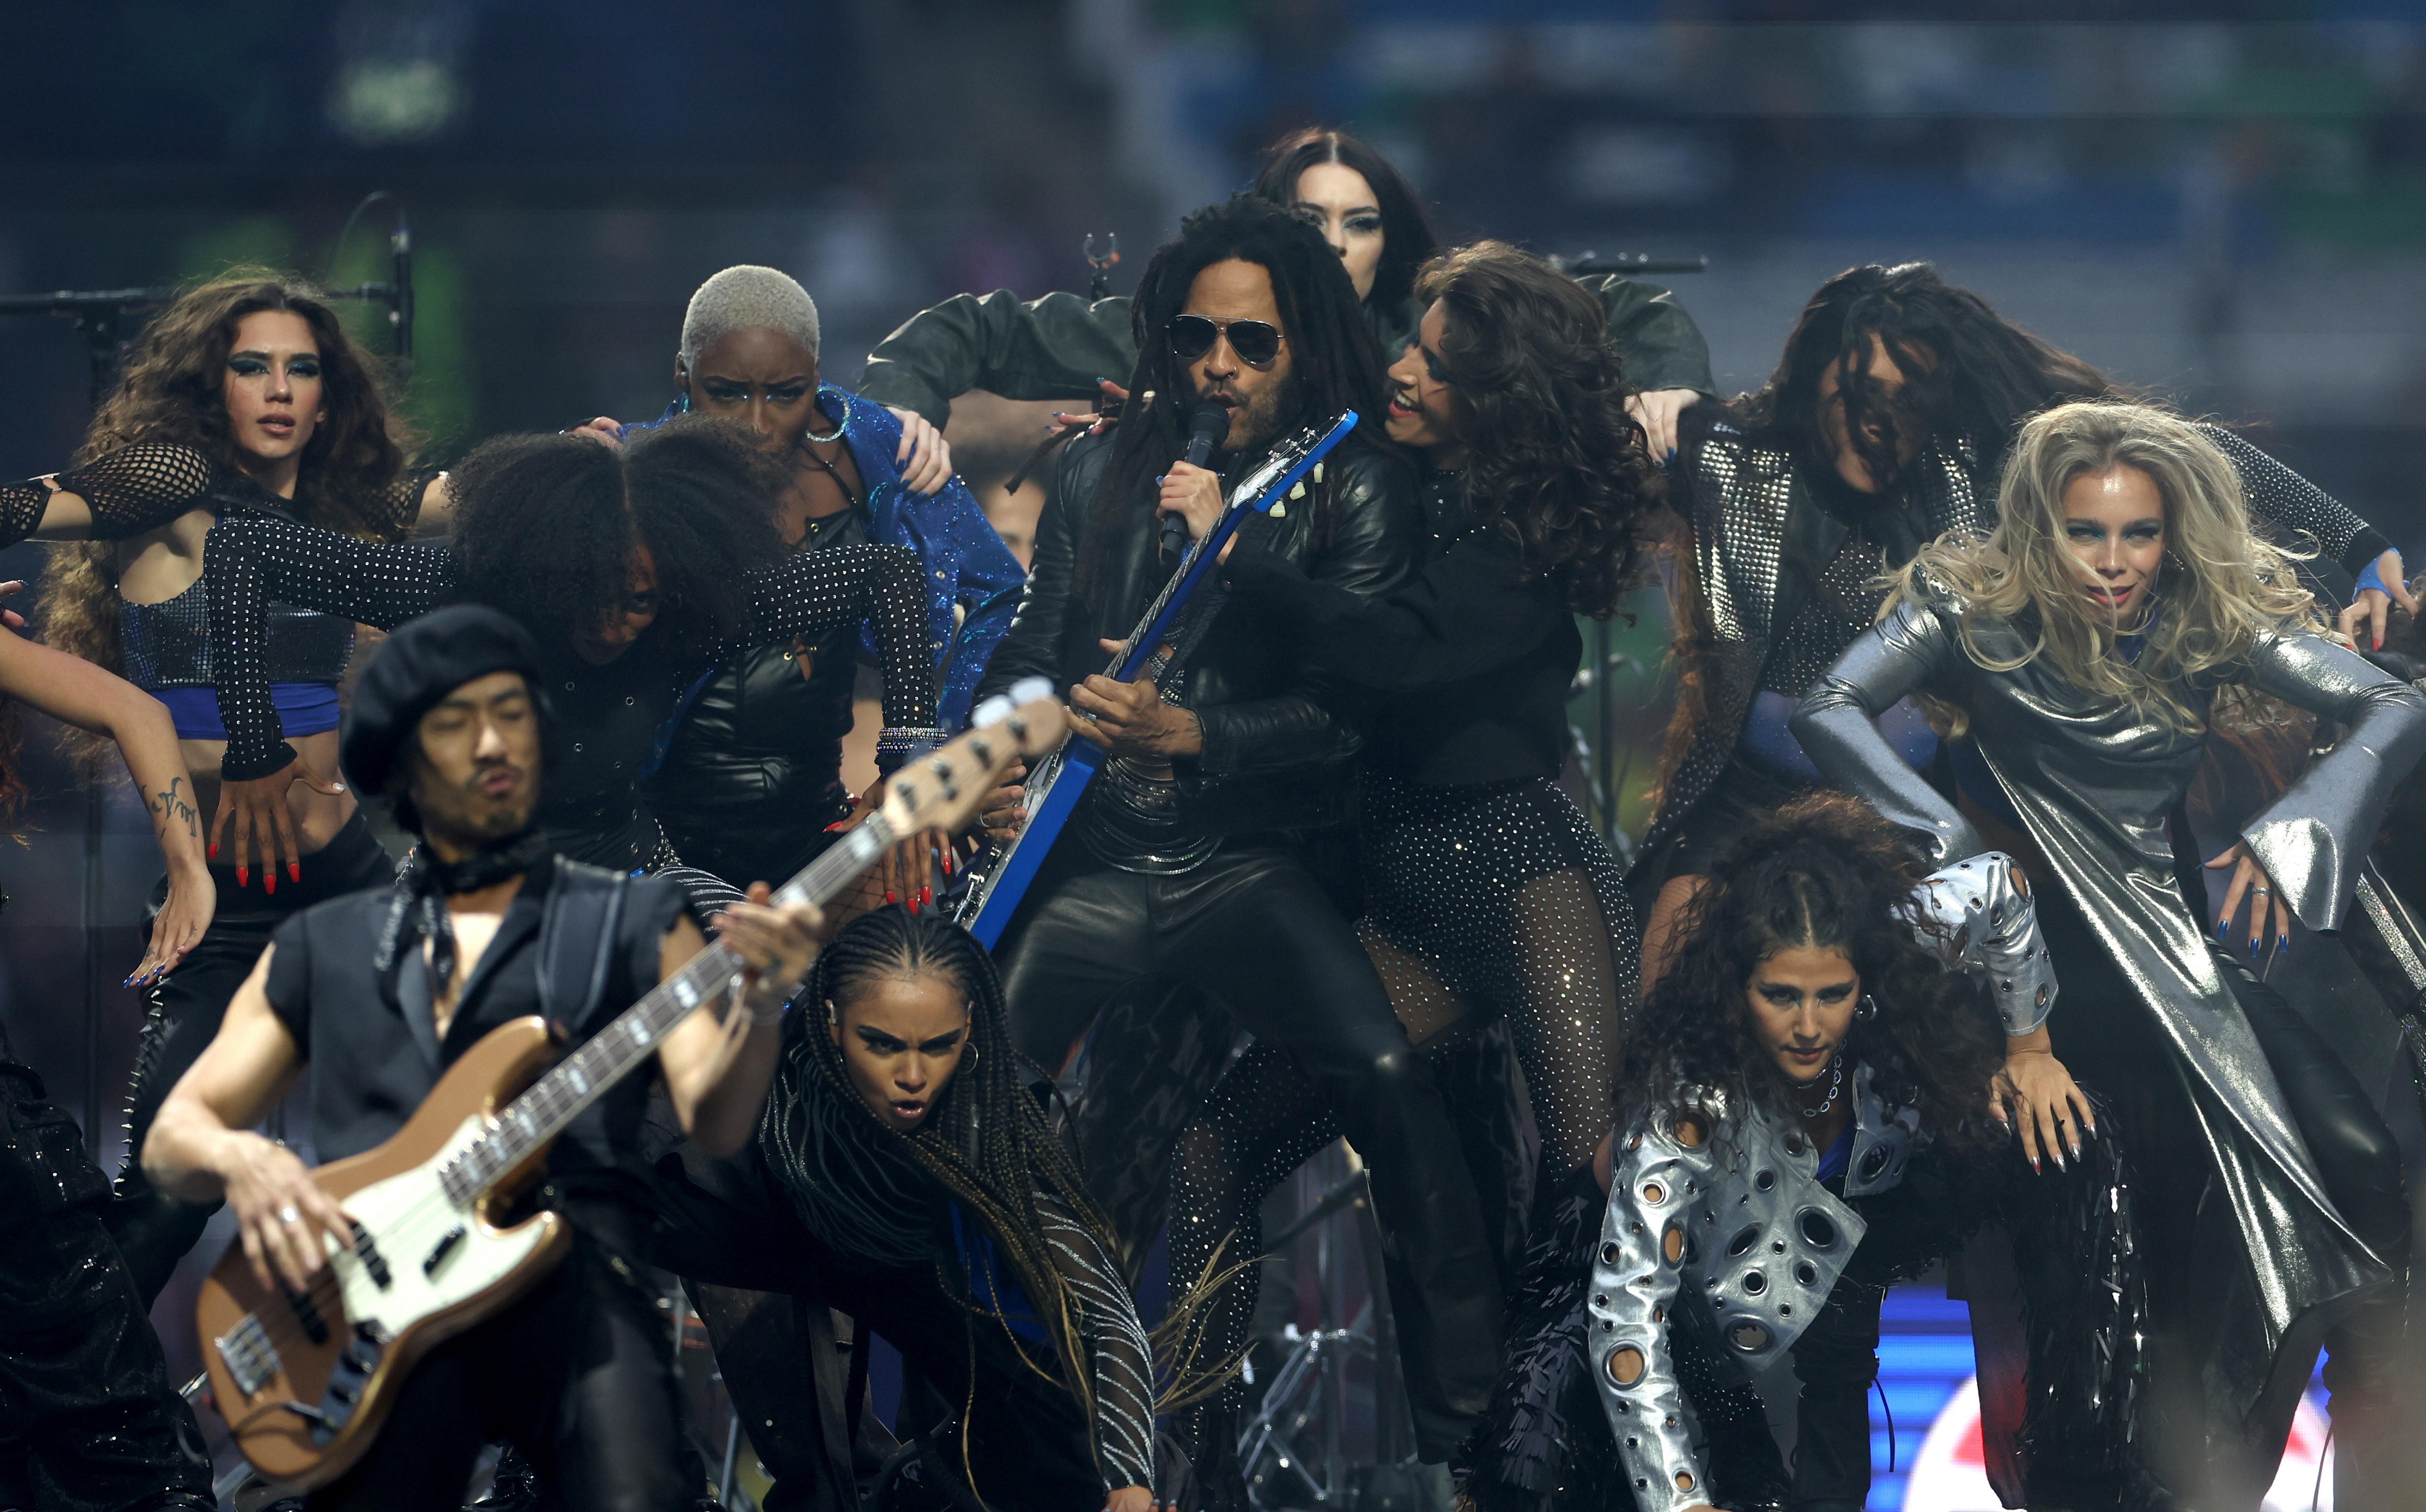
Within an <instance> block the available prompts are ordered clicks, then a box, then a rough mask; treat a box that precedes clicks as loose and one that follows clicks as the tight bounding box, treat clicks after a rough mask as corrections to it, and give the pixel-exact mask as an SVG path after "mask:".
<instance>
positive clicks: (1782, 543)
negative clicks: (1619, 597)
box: [1642, 424, 2389, 857]
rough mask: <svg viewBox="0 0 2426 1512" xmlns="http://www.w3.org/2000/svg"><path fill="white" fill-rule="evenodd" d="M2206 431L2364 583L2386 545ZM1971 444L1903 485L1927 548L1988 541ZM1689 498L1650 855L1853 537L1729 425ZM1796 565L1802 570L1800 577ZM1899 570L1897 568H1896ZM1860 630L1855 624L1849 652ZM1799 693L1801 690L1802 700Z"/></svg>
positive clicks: (1699, 790) (2285, 534)
mask: <svg viewBox="0 0 2426 1512" xmlns="http://www.w3.org/2000/svg"><path fill="white" fill-rule="evenodd" d="M2199 428H2200V430H2201V431H2202V432H2203V433H2204V434H2205V435H2206V436H2207V438H2208V440H2209V441H2211V442H2214V443H2215V444H2216V446H2217V448H2218V449H2219V450H2221V451H2222V452H2223V453H2224V457H2225V458H2226V459H2227V460H2229V461H2230V462H2231V463H2232V465H2233V469H2234V471H2235V472H2237V473H2239V474H2240V482H2241V489H2242V492H2243V493H2244V495H2245V496H2246V497H2247V499H2248V501H2249V509H2250V513H2251V514H2252V515H2254V516H2255V517H2256V518H2257V519H2259V520H2261V521H2264V522H2265V523H2267V524H2268V525H2270V526H2271V527H2272V529H2273V531H2274V533H2275V535H2276V537H2277V538H2278V539H2282V540H2284V541H2285V542H2287V543H2290V542H2295V541H2297V540H2299V539H2301V538H2302V537H2305V538H2307V539H2310V540H2312V541H2314V542H2315V543H2316V545H2317V546H2318V547H2319V548H2320V549H2321V551H2322V552H2323V554H2324V555H2326V556H2328V557H2331V558H2333V559H2335V560H2337V561H2340V562H2342V563H2344V565H2346V566H2348V567H2350V569H2351V571H2353V572H2355V571H2357V570H2358V567H2359V566H2360V565H2363V563H2361V562H2358V561H2354V560H2353V556H2354V555H2358V554H2362V553H2366V552H2369V551H2373V550H2380V549H2382V547H2383V546H2385V545H2386V544H2389V543H2388V542H2386V541H2384V540H2382V539H2381V538H2380V537H2378V536H2377V535H2376V533H2375V532H2374V531H2373V530H2371V529H2370V528H2369V526H2368V523H2367V522H2366V521H2364V520H2361V519H2360V518H2359V517H2358V516H2357V515H2355V514H2353V513H2352V512H2351V511H2350V510H2349V509H2348V508H2347V507H2344V506H2343V505H2342V504H2341V503H2340V502H2339V501H2338V500H2337V499H2335V498H2334V497H2332V496H2331V495H2330V494H2327V493H2325V492H2324V491H2322V490H2321V489H2319V488H2318V487H2317V486H2316V485H2314V484H2312V483H2310V482H2309V481H2308V480H2307V479H2305V478H2304V477H2302V476H2300V475H2298V474H2297V473H2294V472H2292V471H2291V470H2290V469H2289V468H2288V467H2285V466H2284V465H2283V464H2282V463H2280V462H2278V461H2276V460H2274V458H2272V457H2269V456H2267V455H2266V454H2265V453H2264V452H2262V451H2259V450H2258V449H2257V448H2256V447H2255V446H2252V445H2251V444H2249V442H2245V441H2243V440H2241V439H2240V437H2239V436H2237V435H2234V434H2233V433H2232V432H2231V431H2229V430H2226V429H2224V427H2223V426H2211V425H2203V426H2200V427H2199ZM1980 471H1981V468H1980V463H1979V461H1978V459H1977V458H1975V457H1974V456H1973V455H1972V453H1971V451H1970V449H1969V448H1968V447H1963V446H1952V447H1949V446H1947V445H1945V444H1943V443H1939V444H1933V445H1932V446H1931V447H1930V448H1929V449H1928V450H1926V451H1924V452H1922V453H1921V454H1920V455H1919V456H1918V457H1917V458H1914V459H1913V461H1912V463H1911V464H1910V465H1909V466H1908V467H1907V468H1906V469H1905V472H1904V476H1903V479H1902V481H1901V483H1900V488H1901V489H1902V490H1903V492H1904V495H1905V497H1906V499H1907V500H1908V501H1909V503H1910V505H1911V507H1912V512H1913V513H1914V514H1915V515H1916V516H1917V518H1918V520H1919V521H1924V522H1926V525H1927V528H1926V530H1925V531H1923V532H1922V534H1923V536H1924V538H1931V537H1935V536H1938V535H1942V534H1944V533H1945V532H1947V531H1954V532H1956V533H1958V534H1965V535H1967V534H1972V533H1975V532H1982V531H1985V530H1987V529H1988V528H1989V527H1990V526H1992V525H1994V524H1995V523H1996V520H1997V514H1996V510H1997V505H1996V480H1995V479H1994V478H1993V477H1992V478H1989V479H1987V480H1986V482H1985V487H1984V488H1983V487H1982V486H1981V483H1980V481H1979V480H1978V477H1977V475H1978V474H1979V472H1980ZM1686 480H1687V484H1688V488H1687V496H1686V497H1685V498H1684V499H1681V500H1679V501H1678V504H1679V509H1680V512H1682V513H1683V514H1684V515H1685V517H1686V520H1687V522H1688V523H1689V524H1690V526H1691V528H1692V534H1693V544H1692V551H1693V575H1694V584H1695V587H1696V589H1697V596H1698V598H1699V601H1700V602H1699V603H1698V605H1697V606H1696V607H1697V609H1698V614H1699V618H1700V619H1701V621H1702V629H1703V632H1704V636H1705V638H1703V639H1702V641H1701V643H1700V644H1699V645H1697V646H1695V647H1694V648H1692V650H1693V654H1694V660H1695V661H1696V662H1697V663H1698V664H1699V668H1700V671H1701V674H1702V677H1703V679H1704V687H1703V700H1704V701H1703V708H1702V714H1701V716H1700V719H1699V722H1698V723H1697V725H1696V727H1695V728H1694V730H1693V732H1692V743H1691V745H1690V748H1688V749H1687V751H1686V752H1685V754H1684V756H1683V757H1682V758H1681V759H1680V760H1679V762H1678V763H1677V765H1676V767H1675V769H1674V771H1673V772H1672V773H1671V774H1670V775H1669V777H1668V780H1667V781H1666V783H1665V784H1664V785H1663V787H1662V789H1661V792H1660V796H1659V809H1658V813H1657V814H1655V815H1654V816H1653V819H1652V824H1651V829H1650V832H1649V833H1648V834H1646V835H1644V836H1643V840H1642V854H1643V855H1644V856H1645V857H1657V856H1658V853H1659V850H1660V847H1661V846H1662V845H1664V844H1666V843H1667V842H1668V840H1669V839H1670V837H1671V836H1673V835H1674V833H1675V832H1676V829H1677V828H1678V827H1679V826H1680V825H1682V824H1683V823H1684V822H1685V819H1686V817H1687V816H1688V815H1689V814H1690V813H1691V812H1692V810H1693V808H1694V806H1695V805H1697V804H1699V803H1700V802H1701V801H1702V799H1703V797H1704V796H1706V795H1707V794H1708V792H1709V789H1710V784H1711V783H1712V782H1714V781H1716V780H1718V778H1719V774H1720V773H1722V772H1723V771H1725V770H1726V766H1727V762H1728V760H1729V759H1730V758H1731V757H1732V756H1733V755H1734V753H1735V749H1736V746H1737V743H1738V742H1739V741H1740V740H1741V739H1742V738H1743V731H1744V722H1745V719H1746V716H1747V715H1748V714H1749V712H1750V710H1751V708H1752V704H1753V698H1754V695H1755V694H1756V693H1757V692H1758V691H1759V690H1760V683H1761V670H1762V668H1763V667H1764V666H1765V665H1766V664H1767V663H1768V660H1769V657H1770V653H1771V650H1772V649H1773V648H1774V647H1775V645H1776V642H1777V640H1778V638H1779V637H1780V636H1782V635H1785V634H1786V632H1787V627H1788V626H1789V625H1790V624H1791V623H1792V622H1793V620H1794V618H1795V615H1796V612H1797V610H1798V609H1799V608H1800V607H1801V606H1802V604H1803V602H1804V599H1805V598H1806V597H1807V596H1808V587H1807V579H1808V578H1809V577H1811V576H1815V575H1817V574H1818V572H1819V571H1820V569H1821V568H1823V567H1825V566H1826V565H1827V563H1828V562H1829V561H1830V560H1831V559H1833V558H1834V557H1835V556H1836V553H1837V552H1838V551H1839V550H1840V549H1841V548H1842V547H1843V546H1844V544H1845V542H1846V540H1847V539H1848V538H1849V537H1850V536H1851V535H1852V526H1851V525H1849V524H1848V523H1846V522H1844V521H1842V520H1839V519H1837V518H1836V516H1835V515H1833V514H1831V513H1830V512H1829V511H1828V510H1826V509H1824V508H1822V507H1820V502H1819V500H1818V499H1817V498H1815V497H1814V496H1813V493H1812V489H1811V484H1810V483H1809V481H1808V480H1807V479H1806V478H1805V476H1804V475H1803V469H1802V468H1801V467H1800V466H1798V465H1797V464H1796V462H1795V459H1794V457H1793V454H1792V453H1790V452H1788V451H1786V450H1784V449H1782V448H1779V447H1774V446H1756V445H1755V444H1753V443H1752V442H1751V441H1750V440H1749V439H1748V438H1747V437H1746V436H1745V435H1744V433H1743V432H1742V431H1740V430H1739V429H1737V428H1736V427H1735V426H1731V425H1723V424H1722V425H1718V426H1712V427H1711V430H1710V434H1709V436H1708V437H1707V439H1706V440H1705V441H1703V442H1701V443H1700V444H1698V445H1697V446H1695V447H1694V448H1693V451H1692V454H1691V457H1690V471H1689V472H1688V474H1687V475H1686ZM1788 563H1801V564H1803V566H1804V569H1805V570H1804V571H1796V570H1793V569H1791V568H1789V567H1788V565H1787V564H1788ZM1887 565H1889V566H1891V567H1900V566H1901V565H1902V564H1901V563H1900V562H1893V563H1889V564H1887ZM1862 628H1863V627H1862V626H1861V625H1858V624H1854V625H1847V626H1846V627H1845V628H1844V634H1845V639H1844V641H1843V642H1842V643H1841V644H1846V645H1850V644H1851V643H1852V640H1853V638H1854V637H1855V636H1856V635H1858V634H1859V633H1860V631H1861V630H1862ZM1797 691H1799V690H1797Z"/></svg>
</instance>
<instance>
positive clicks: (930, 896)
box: [918, 887, 935, 904]
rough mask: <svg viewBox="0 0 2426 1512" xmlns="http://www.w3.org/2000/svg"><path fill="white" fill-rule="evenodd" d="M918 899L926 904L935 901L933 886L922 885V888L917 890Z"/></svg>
mask: <svg viewBox="0 0 2426 1512" xmlns="http://www.w3.org/2000/svg"><path fill="white" fill-rule="evenodd" d="M918 901H919V902H920V903H922V904H926V903H932V902H934V901H935V890H934V889H933V888H931V887H922V888H920V889H919V890H918Z"/></svg>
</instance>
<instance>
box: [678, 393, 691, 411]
mask: <svg viewBox="0 0 2426 1512" xmlns="http://www.w3.org/2000/svg"><path fill="white" fill-rule="evenodd" d="M680 403H681V405H682V412H683V413H684V414H688V413H690V390H688V389H685V390H683V391H682V394H681V396H680Z"/></svg>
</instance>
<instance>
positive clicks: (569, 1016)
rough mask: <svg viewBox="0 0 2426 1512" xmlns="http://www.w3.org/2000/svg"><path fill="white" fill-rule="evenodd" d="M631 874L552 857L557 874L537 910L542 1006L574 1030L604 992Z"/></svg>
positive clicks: (553, 1019) (553, 1018)
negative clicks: (541, 905) (554, 859)
mask: <svg viewBox="0 0 2426 1512" xmlns="http://www.w3.org/2000/svg"><path fill="white" fill-rule="evenodd" d="M631 881H632V879H631V878H630V877H626V876H624V875H623V873H621V872H610V871H607V870H606V869H605V868H604V867H598V866H584V865H581V864H580V863H578V862H576V861H567V860H565V859H564V858H563V857H561V856H558V857H557V858H556V877H555V880H554V882H553V884H552V885H551V886H550V887H549V888H548V890H547V906H546V907H545V909H542V911H541V913H540V925H539V1002H540V1011H541V1012H542V1014H543V1015H545V1016H546V1019H547V1021H548V1022H549V1023H551V1024H561V1025H563V1026H564V1027H565V1028H566V1029H567V1030H571V1031H574V1032H576V1033H577V1032H578V1031H579V1030H580V1029H581V1028H582V1027H583V1026H584V1025H586V1024H588V1023H589V1021H590V1015H591V1014H593V1013H595V1012H597V1011H598V1002H599V1000H600V999H601V998H603V997H605V996H606V995H607V973H608V972H609V971H610V970H611V969H612V968H613V966H614V964H615V941H616V937H617V936H618V935H620V934H622V933H623V899H624V897H625V896H626V895H627V894H628V893H630V891H631Z"/></svg>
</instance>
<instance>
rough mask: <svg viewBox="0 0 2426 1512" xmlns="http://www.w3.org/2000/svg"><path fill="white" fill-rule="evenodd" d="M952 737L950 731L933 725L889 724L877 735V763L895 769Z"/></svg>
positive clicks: (888, 768)
mask: <svg viewBox="0 0 2426 1512" xmlns="http://www.w3.org/2000/svg"><path fill="white" fill-rule="evenodd" d="M950 738H951V734H950V732H947V731H945V730H941V729H937V728H935V727H933V726H923V727H922V726H914V725H889V726H887V727H886V728H885V729H884V730H883V731H882V732H880V733H879V734H878V735H877V737H876V762H877V764H878V765H880V766H882V767H884V768H885V769H886V770H888V771H890V770H893V769H895V768H898V767H899V766H901V765H902V764H905V763H908V762H910V761H912V760H914V758H916V757H919V756H923V755H925V754H926V753H927V752H929V751H930V750H933V749H934V748H936V747H938V746H940V745H942V744H943V743H944V742H945V741H946V740H949V739H950Z"/></svg>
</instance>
